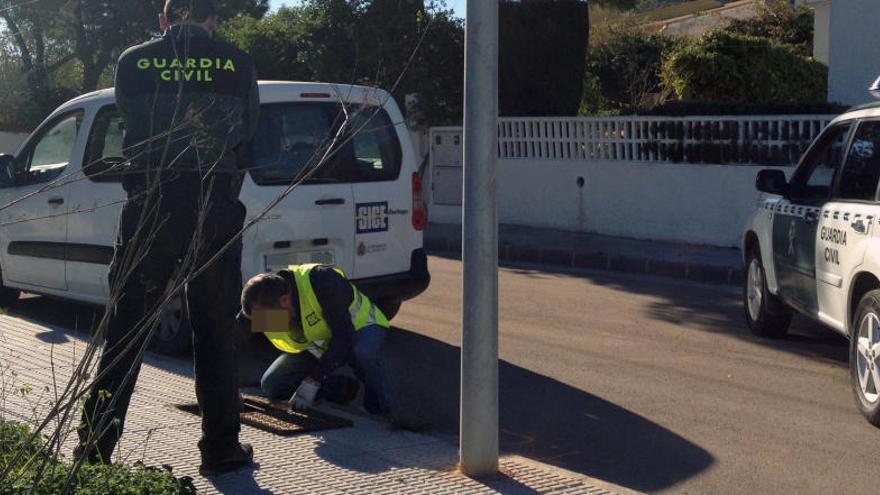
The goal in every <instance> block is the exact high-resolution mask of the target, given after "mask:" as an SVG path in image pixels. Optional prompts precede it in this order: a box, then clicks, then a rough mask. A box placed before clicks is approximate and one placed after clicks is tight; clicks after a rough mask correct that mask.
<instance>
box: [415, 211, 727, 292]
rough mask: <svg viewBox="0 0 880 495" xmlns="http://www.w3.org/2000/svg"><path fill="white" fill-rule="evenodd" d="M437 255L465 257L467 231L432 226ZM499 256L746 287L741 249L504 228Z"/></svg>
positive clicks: (428, 234) (428, 236)
mask: <svg viewBox="0 0 880 495" xmlns="http://www.w3.org/2000/svg"><path fill="white" fill-rule="evenodd" d="M425 248H426V249H427V250H428V252H429V253H431V254H440V255H443V254H446V255H454V256H458V255H460V254H461V226H460V225H457V224H440V223H431V224H429V225H428V228H427V229H426V230H425ZM498 257H499V259H500V260H501V261H502V262H504V261H507V262H518V263H539V264H543V265H555V266H564V267H573V268H586V269H593V270H611V271H617V272H627V273H642V274H647V275H657V276H661V277H673V278H682V279H687V280H693V281H696V282H709V283H718V284H731V285H740V284H741V283H742V280H743V270H742V258H741V255H740V252H739V250H737V249H733V248H720V247H714V246H698V245H693V244H678V243H673V242H661V241H644V240H638V239H626V238H622V237H609V236H602V235H596V234H584V233H578V232H565V231H561V230H553V229H540V228H535V227H521V226H517V225H501V226H500V228H499V232H498Z"/></svg>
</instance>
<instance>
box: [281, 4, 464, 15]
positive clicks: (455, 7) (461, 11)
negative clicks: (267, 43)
mask: <svg viewBox="0 0 880 495" xmlns="http://www.w3.org/2000/svg"><path fill="white" fill-rule="evenodd" d="M464 2H465V0H446V5H448V6H449V8H451V9H452V10H454V11H455V13H456V15H458V16H461V17H464ZM297 3H299V1H298V0H269V5H271V6H272V10H275V9H277V8H278V7H281V6H282V5H285V4H286V5H295V4H297Z"/></svg>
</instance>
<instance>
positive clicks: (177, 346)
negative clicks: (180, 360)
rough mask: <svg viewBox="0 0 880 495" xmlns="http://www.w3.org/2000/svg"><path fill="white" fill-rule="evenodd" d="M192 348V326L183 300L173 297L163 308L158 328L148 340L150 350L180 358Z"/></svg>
mask: <svg viewBox="0 0 880 495" xmlns="http://www.w3.org/2000/svg"><path fill="white" fill-rule="evenodd" d="M191 346H192V324H191V323H190V319H189V313H188V312H187V310H186V305H185V304H184V303H183V298H181V297H180V296H176V297H174V299H172V300H171V301H169V302H168V305H167V306H166V307H165V312H164V314H162V318H161V319H160V320H159V327H158V328H156V332H155V333H154V334H153V338H152V340H150V349H151V350H153V351H156V352H158V353H160V354H165V355H167V356H180V355H182V354H185V353H187V352H189V350H190V348H191Z"/></svg>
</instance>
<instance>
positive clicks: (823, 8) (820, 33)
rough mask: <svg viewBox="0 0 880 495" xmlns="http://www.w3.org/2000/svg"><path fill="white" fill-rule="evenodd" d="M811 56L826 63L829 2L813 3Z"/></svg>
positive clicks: (829, 17) (829, 16)
mask: <svg viewBox="0 0 880 495" xmlns="http://www.w3.org/2000/svg"><path fill="white" fill-rule="evenodd" d="M813 11H814V18H813V58H815V59H816V60H818V61H819V62H822V63H823V64H825V65H828V61H829V51H830V49H831V2H830V1H829V0H821V1H816V2H815V3H813Z"/></svg>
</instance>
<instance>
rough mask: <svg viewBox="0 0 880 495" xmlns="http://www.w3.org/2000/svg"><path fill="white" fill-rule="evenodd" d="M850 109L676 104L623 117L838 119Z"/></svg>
mask: <svg viewBox="0 0 880 495" xmlns="http://www.w3.org/2000/svg"><path fill="white" fill-rule="evenodd" d="M848 109H849V106H847V105H841V104H839V103H772V102H771V103H725V102H714V101H681V100H672V101H668V102H666V103H664V104H662V105H659V106H656V107H654V108H650V109H647V110H639V109H634V108H629V109H624V110H622V111H621V112H619V114H620V115H628V114H639V115H664V116H670V117H686V116H688V115H831V114H834V115H837V114H841V113H843V112H845V111H847V110H848Z"/></svg>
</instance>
